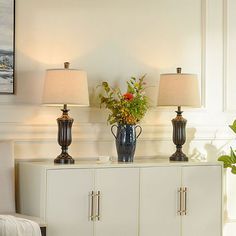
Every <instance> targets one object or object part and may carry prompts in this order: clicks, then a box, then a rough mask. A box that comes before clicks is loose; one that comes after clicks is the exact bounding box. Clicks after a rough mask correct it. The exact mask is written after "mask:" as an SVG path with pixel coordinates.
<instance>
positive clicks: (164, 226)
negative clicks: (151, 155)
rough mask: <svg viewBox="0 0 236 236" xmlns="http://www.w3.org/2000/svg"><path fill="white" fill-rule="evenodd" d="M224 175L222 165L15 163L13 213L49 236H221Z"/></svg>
mask: <svg viewBox="0 0 236 236" xmlns="http://www.w3.org/2000/svg"><path fill="white" fill-rule="evenodd" d="M221 175H222V166H221V164H219V163H200V162H199V163H191V162H189V163H186V162H185V163H169V162H153V161H152V162H151V161H150V162H147V161H146V162H144V163H140V162H137V163H129V164H119V163H112V164H110V165H107V164H97V165H96V164H94V163H92V164H91V163H89V162H88V163H83V162H81V163H78V164H75V165H54V164H47V163H20V166H19V197H18V206H19V211H20V212H21V213H23V214H28V215H33V216H38V217H41V218H43V219H45V220H46V222H47V236H65V235H69V236H82V235H83V236H121V235H122V236H154V235H160V236H189V235H191V236H222V176H221ZM92 192H93V195H91V193H92ZM91 216H92V217H91Z"/></svg>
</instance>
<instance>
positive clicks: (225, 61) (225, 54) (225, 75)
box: [223, 0, 229, 112]
mask: <svg viewBox="0 0 236 236" xmlns="http://www.w3.org/2000/svg"><path fill="white" fill-rule="evenodd" d="M228 50H229V48H228V0H223V112H227V111H228V104H227V90H228V87H227V80H228Z"/></svg>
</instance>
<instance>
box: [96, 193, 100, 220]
mask: <svg viewBox="0 0 236 236" xmlns="http://www.w3.org/2000/svg"><path fill="white" fill-rule="evenodd" d="M96 195H97V215H96V217H97V220H98V221H100V219H101V215H100V208H101V192H100V191H97V194H96Z"/></svg>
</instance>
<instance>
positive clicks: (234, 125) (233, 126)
mask: <svg viewBox="0 0 236 236" xmlns="http://www.w3.org/2000/svg"><path fill="white" fill-rule="evenodd" d="M229 127H230V128H231V129H232V130H233V131H234V133H236V120H235V121H234V123H233V124H232V125H229Z"/></svg>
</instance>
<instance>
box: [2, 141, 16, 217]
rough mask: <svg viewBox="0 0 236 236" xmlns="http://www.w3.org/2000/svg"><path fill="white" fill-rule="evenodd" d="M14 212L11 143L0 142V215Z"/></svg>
mask: <svg viewBox="0 0 236 236" xmlns="http://www.w3.org/2000/svg"><path fill="white" fill-rule="evenodd" d="M13 212H15V177H14V155H13V142H11V141H0V214H1V213H2V214H3V213H13Z"/></svg>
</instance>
